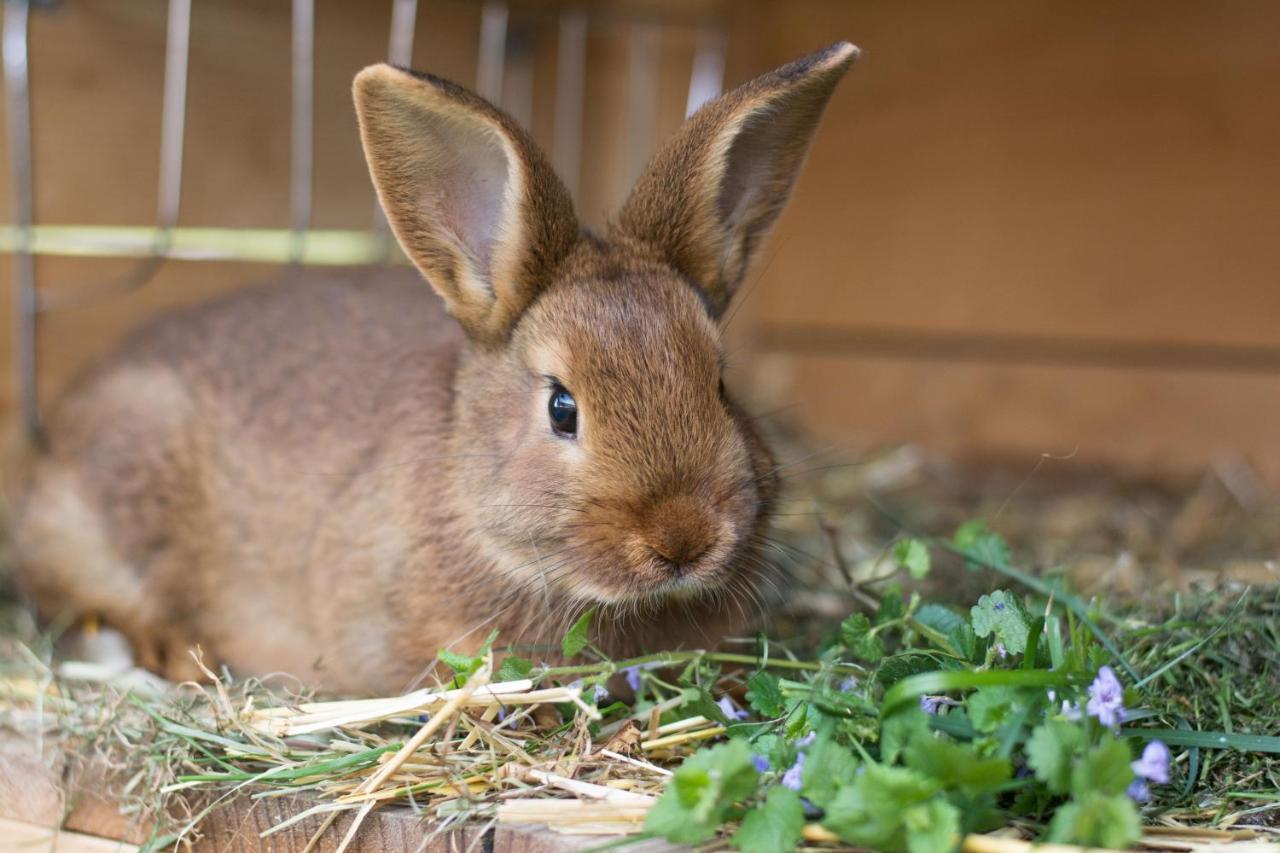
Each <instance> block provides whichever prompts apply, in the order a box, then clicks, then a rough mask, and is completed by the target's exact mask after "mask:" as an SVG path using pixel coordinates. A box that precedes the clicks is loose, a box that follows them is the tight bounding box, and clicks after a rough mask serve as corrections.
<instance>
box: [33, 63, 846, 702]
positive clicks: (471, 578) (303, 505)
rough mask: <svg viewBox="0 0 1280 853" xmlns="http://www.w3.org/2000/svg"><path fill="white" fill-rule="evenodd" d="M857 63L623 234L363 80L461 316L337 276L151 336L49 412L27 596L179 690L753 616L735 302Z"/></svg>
mask: <svg viewBox="0 0 1280 853" xmlns="http://www.w3.org/2000/svg"><path fill="white" fill-rule="evenodd" d="M853 54H854V49H853V48H852V47H851V46H849V45H836V46H834V47H833V48H829V49H828V50H827V51H824V52H822V53H819V54H815V55H814V56H812V57H809V58H808V59H806V60H801V61H800V62H797V63H793V64H792V65H791V66H787V67H785V68H783V69H780V70H779V71H777V72H774V73H773V74H771V75H766V76H765V77H762V78H759V79H758V80H756V81H754V82H753V83H751V84H748V85H747V86H744V87H742V88H741V89H739V90H737V91H736V92H734V93H732V94H731V95H728V96H726V97H725V98H723V99H721V100H720V101H717V102H715V103H714V104H712V105H711V106H709V107H708V108H706V109H704V110H703V111H702V112H700V113H699V114H698V116H697V117H695V118H694V119H693V120H692V121H691V122H689V123H688V124H687V125H686V129H685V131H684V133H683V136H682V137H680V138H677V140H676V141H675V142H674V143H673V144H672V145H671V146H669V147H668V149H667V150H666V151H665V152H664V153H662V154H660V155H659V156H658V157H657V158H655V161H654V164H653V165H652V166H651V169H650V172H649V173H648V174H647V175H646V176H645V177H644V178H642V179H641V182H640V183H639V184H638V186H637V189H636V192H635V193H634V194H633V197H632V199H631V200H630V201H629V202H628V203H627V205H626V206H625V207H624V208H623V210H622V212H621V215H620V217H619V221H618V224H617V225H615V226H613V227H612V228H611V229H610V230H609V231H608V232H606V234H605V235H603V236H595V235H592V234H589V233H586V232H584V231H582V230H581V228H580V227H579V226H578V225H577V222H576V220H575V219H574V218H573V215H572V209H571V206H570V205H569V204H568V200H567V196H566V195H565V193H564V190H563V187H562V186H561V185H560V183H559V181H558V180H556V178H555V176H554V175H553V174H552V173H551V172H550V169H549V168H548V167H547V166H546V164H545V162H544V161H543V160H542V158H541V155H539V154H538V153H537V151H536V149H534V148H533V146H532V143H531V142H529V140H528V139H527V137H525V136H524V135H523V132H522V131H520V130H519V129H518V128H516V127H515V126H514V125H513V124H511V122H510V120H509V119H508V118H507V117H505V116H503V115H502V114H501V113H499V112H497V111H496V110H494V109H493V108H492V107H491V106H489V105H488V104H487V103H485V102H484V101H482V100H480V99H479V98H476V97H475V96H474V95H471V94H470V93H467V92H465V91H464V90H461V89H459V88H457V87H455V86H453V85H452V84H449V83H446V82H444V81H439V80H436V79H435V78H418V77H414V76H411V75H409V74H408V73H406V72H403V71H399V70H395V69H391V68H389V67H387V66H376V67H373V68H370V69H366V71H364V72H362V74H361V75H360V77H358V78H357V84H356V100H357V107H358V111H359V113H360V118H361V130H362V134H363V139H364V143H365V149H366V155H367V157H368V159H369V162H370V166H371V170H372V173H373V177H374V182H375V184H376V185H377V188H378V191H379V195H380V198H381V199H382V202H383V206H384V208H385V209H386V210H387V213H388V218H389V220H390V222H391V224H392V226H393V227H394V228H395V230H396V234H397V237H398V239H399V240H400V242H401V245H402V246H404V248H405V250H406V253H407V254H408V255H409V257H410V259H411V260H413V261H414V263H415V264H416V265H417V266H418V268H419V270H421V271H422V273H425V275H426V277H427V278H428V280H429V281H430V283H431V284H432V286H433V287H434V288H435V290H436V292H437V293H438V294H439V295H440V296H442V297H443V298H444V301H443V303H442V302H441V301H440V299H439V298H437V296H435V295H433V294H432V293H431V292H430V289H429V288H427V287H425V286H424V285H423V284H422V282H421V278H420V277H419V276H418V274H417V273H413V272H409V271H391V270H388V271H378V272H373V271H356V272H351V273H335V274H331V275H309V276H307V277H305V278H300V279H298V280H295V281H292V282H288V283H282V284H277V285H273V286H269V287H264V288H260V289H256V290H251V291H247V292H244V293H242V294H239V295H235V296H232V297H229V298H226V299H224V300H222V301H220V302H216V303H214V304H211V305H209V306H206V307H203V308H198V309H194V310H190V311H187V312H183V313H179V314H176V315H173V316H170V317H168V318H165V319H162V320H161V321H159V322H157V323H155V324H153V325H151V326H150V327H148V328H147V329H145V330H143V331H141V332H140V333H138V334H136V335H135V336H133V337H132V338H131V339H130V340H129V341H128V342H127V343H126V344H125V345H124V347H122V349H121V350H120V351H119V352H118V353H117V354H116V355H115V356H114V357H112V358H111V359H108V360H107V361H106V362H104V363H103V364H102V365H100V366H99V367H97V368H96V369H95V370H94V371H93V372H92V373H91V374H90V375H88V376H87V377H85V378H84V379H83V380H82V381H81V382H80V383H78V385H77V386H76V387H75V388H73V390H72V391H71V392H70V393H69V394H68V395H67V397H66V398H65V399H64V401H63V402H62V403H61V405H60V406H59V407H58V409H57V411H56V412H55V414H54V417H53V418H51V421H50V425H49V431H48V441H47V446H46V448H45V449H44V450H43V451H42V452H41V453H40V454H39V455H38V457H37V458H36V459H35V460H34V461H33V464H32V466H31V469H30V471H29V472H28V476H27V485H26V487H25V489H24V491H23V492H22V494H21V495H20V497H19V501H18V502H17V507H16V515H15V521H16V524H15V527H14V552H15V566H16V569H17V573H18V577H19V580H20V582H21V584H22V586H23V587H24V588H25V589H26V590H27V591H28V592H29V593H30V594H31V596H32V598H33V599H34V600H35V602H36V604H37V606H38V609H39V610H40V611H41V613H42V614H44V615H45V616H46V617H57V618H66V617H70V616H75V615H81V614H87V613H93V614H97V615H100V616H101V617H102V618H103V619H104V620H105V621H106V622H107V623H108V624H110V625H112V626H113V627H116V628H118V629H120V630H121V631H123V632H124V633H125V635H126V636H127V637H128V638H129V639H130V641H131V642H132V644H133V646H134V648H135V651H136V653H137V655H138V657H139V659H140V660H141V661H142V663H144V664H145V665H147V666H149V667H152V668H157V669H161V670H163V671H165V672H167V673H168V674H170V675H172V676H189V675H194V674H195V670H194V667H193V665H192V663H191V662H190V659H189V657H188V656H187V650H188V649H189V648H190V647H191V646H193V645H197V644H198V645H200V646H201V647H202V648H203V649H204V651H205V653H206V656H207V658H208V659H209V662H210V663H222V664H226V665H228V666H230V668H231V669H232V670H233V671H235V672H238V673H240V674H251V673H265V672H272V671H286V672H290V673H293V674H295V675H297V676H299V677H301V678H303V679H304V680H305V681H308V682H312V683H319V684H322V685H323V686H325V687H327V688H329V689H332V690H338V691H344V692H348V691H389V690H395V689H398V688H400V687H403V686H404V685H405V684H406V683H407V682H409V681H410V680H412V679H413V678H414V677H415V676H418V675H420V674H422V672H423V671H424V667H426V666H428V665H429V664H430V662H431V660H432V659H433V658H434V656H435V653H436V651H437V649H438V648H440V647H441V646H446V645H452V646H454V647H455V648H457V649H459V650H462V649H467V648H474V647H475V646H476V645H478V644H479V643H480V642H481V641H482V640H483V638H484V637H485V636H486V635H487V634H488V633H489V632H490V631H492V630H494V629H497V630H498V631H499V633H500V636H501V638H502V640H501V642H504V643H507V642H511V643H531V644H555V643H557V641H558V640H559V638H560V636H561V635H562V634H563V632H564V630H565V629H566V628H567V626H568V625H569V624H570V623H571V622H572V620H573V619H574V618H576V616H578V615H579V614H580V613H582V612H583V611H585V610H586V609H587V608H588V607H592V606H596V607H598V608H599V609H600V610H599V614H600V615H599V616H598V617H597V619H596V620H595V622H596V628H595V632H596V638H597V641H598V642H599V643H600V645H601V646H602V647H604V648H606V649H607V650H609V651H610V652H612V653H614V654H627V653H631V652H637V651H640V650H641V649H644V648H655V647H672V646H675V645H681V644H686V645H687V644H690V643H697V644H711V643H714V642H715V641H716V640H717V639H718V638H719V637H722V636H723V635H724V633H725V632H726V631H728V630H730V629H732V628H734V627H743V626H744V623H745V617H746V608H745V606H744V605H746V604H750V603H752V602H754V601H755V598H756V592H757V589H758V587H759V586H760V585H761V583H762V582H763V581H764V579H765V577H766V576H767V574H768V572H769V569H768V567H767V566H766V565H765V561H764V560H763V559H762V557H761V551H762V534H763V531H764V528H765V525H766V524H767V522H768V518H769V514H770V510H771V507H772V503H773V499H774V493H775V490H776V477H775V474H774V472H775V467H774V464H773V460H772V458H771V456H770V454H769V452H768V450H767V448H766V447H765V446H764V444H763V442H762V441H761V440H760V439H759V437H758V436H757V434H756V432H755V430H754V428H753V426H752V424H751V422H750V420H749V419H748V418H746V417H745V416H744V415H743V413H742V412H741V411H740V410H739V409H738V407H737V406H736V405H735V404H734V403H733V402H732V401H731V400H729V399H728V397H727V396H726V395H725V392H724V386H723V383H722V382H721V380H720V375H721V370H722V361H723V354H722V345H721V341H720V335H719V330H718V328H717V326H716V322H715V320H716V318H717V317H718V316H720V314H721V313H722V312H723V310H724V307H725V306H726V305H727V303H728V300H729V298H730V297H731V295H732V293H733V291H734V289H735V288H736V287H737V284H738V283H739V282H740V281H741V278H742V275H743V274H744V272H745V269H746V263H747V261H748V260H749V259H750V256H751V254H752V253H753V251H754V249H755V248H756V247H757V246H758V243H759V239H760V237H761V236H762V234H763V230H764V229H766V228H767V227H768V225H769V224H771V223H772V221H773V219H774V217H776V215H777V213H778V212H779V211H780V209H781V206H782V203H783V201H784V200H785V197H786V194H787V191H788V190H789V189H790V185H791V182H792V181H793V179H794V176H795V173H796V171H797V170H798V168H799V165H800V163H801V161H802V160H803V155H804V152H805V150H806V148H807V144H808V139H809V137H810V135H811V134H812V131H813V129H814V127H815V126H816V124H817V120H818V117H819V116H820V114H821V111H822V107H823V105H824V104H825V102H826V99H827V97H828V95H829V94H830V92H831V89H832V88H833V87H834V85H835V82H836V80H838V79H839V77H840V76H841V75H842V74H843V72H844V70H845V69H846V68H847V66H848V64H849V62H850V61H851V60H852V57H853ZM442 305H444V306H447V308H448V311H447V312H446V311H445V310H444V309H443V308H442V307H441V306H442Z"/></svg>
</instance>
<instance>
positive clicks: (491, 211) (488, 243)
mask: <svg viewBox="0 0 1280 853" xmlns="http://www.w3.org/2000/svg"><path fill="white" fill-rule="evenodd" d="M354 94H355V102H356V114H357V115H358V117H359V119H360V138H361V141H362V142H363V143H364V152H365V159H366V160H367V161H368V164H369V172H370V174H371V175H372V177H373V183H374V186H375V187H376V188H377V191H378V198H379V199H380V201H381V202H382V209H383V210H384V211H386V214H387V220H388V221H389V222H390V223H391V227H392V229H394V231H395V234H396V238H397V239H398V240H399V241H400V245H401V246H402V247H403V248H404V251H405V253H406V254H407V255H408V256H409V259H410V260H411V261H413V263H414V264H415V265H416V266H417V267H418V269H419V270H421V271H422V274H423V275H425V276H426V277H427V281H429V282H430V283H431V286H432V287H434V288H435V289H436V291H437V292H438V293H439V294H440V295H441V296H442V297H444V300H445V303H446V305H447V306H448V308H449V311H450V313H451V314H453V316H454V317H456V318H457V320H458V322H459V323H461V324H462V327H463V328H464V329H465V330H466V331H467V334H468V335H470V336H471V338H472V339H473V340H475V341H477V342H479V343H481V344H484V345H487V346H493V345H496V344H498V343H500V342H501V341H503V340H505V339H506V336H507V333H508V332H509V331H510V330H511V327H512V325H514V323H515V321H516V319H517V318H518V317H519V316H520V313H521V312H522V311H523V310H524V309H525V307H527V306H528V305H529V303H530V302H532V301H533V298H534V297H535V296H536V295H537V294H538V291H539V290H540V289H541V288H542V287H544V286H545V285H546V284H547V283H548V281H549V280H550V278H551V276H552V274H553V273H554V271H555V268H556V266H557V265H558V264H559V262H560V261H561V260H563V258H564V257H565V256H566V255H567V254H568V252H569V250H570V249H571V248H572V247H573V245H574V243H575V242H576V240H577V238H578V223H577V220H576V218H575V217H574V215H573V205H572V203H571V201H570V200H569V194H568V192H567V191H566V190H565V188H564V185H563V184H561V183H560V180H559V179H558V178H556V176H555V173H554V172H553V171H552V170H551V167H550V166H549V165H548V164H547V162H546V160H545V158H544V157H543V156H542V154H541V152H539V151H538V149H537V147H536V146H535V145H534V144H533V141H532V140H531V139H530V138H529V137H528V135H527V134H526V133H525V132H524V131H523V130H521V129H520V128H519V127H518V126H517V125H516V124H515V122H513V121H512V120H511V119H510V118H508V117H507V116H506V115H505V114H503V113H502V112H501V111H500V110H498V109H497V108H496V107H494V106H493V105H492V104H490V103H489V102H488V101H485V100H484V99H483V98H481V97H479V96H478V95H474V94H472V93H471V92H468V91H467V90H466V89H463V88H462V87H460V86H457V85H455V84H453V83H450V82H449V81H447V80H441V79H440V78H438V77H432V76H430V75H418V74H414V73H412V72H409V71H404V70H402V69H399V68H395V67H392V66H390V65H385V64H379V65H372V66H370V67H368V68H366V69H364V70H363V71H361V72H360V73H359V74H357V75H356V79H355V86H354Z"/></svg>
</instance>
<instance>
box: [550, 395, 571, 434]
mask: <svg viewBox="0 0 1280 853" xmlns="http://www.w3.org/2000/svg"><path fill="white" fill-rule="evenodd" d="M547 414H548V415H550V416H551V428H552V429H553V430H555V431H556V433H557V434H559V435H565V436H574V435H577V434H578V403H577V401H575V400H574V399H573V395H572V394H570V393H569V392H568V391H567V390H565V387H564V386H563V385H560V384H555V385H552V386H551V399H550V400H548V401H547Z"/></svg>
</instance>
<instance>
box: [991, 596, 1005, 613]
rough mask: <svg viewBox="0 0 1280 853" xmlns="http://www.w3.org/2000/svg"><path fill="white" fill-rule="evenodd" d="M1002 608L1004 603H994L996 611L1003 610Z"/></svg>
mask: <svg viewBox="0 0 1280 853" xmlns="http://www.w3.org/2000/svg"><path fill="white" fill-rule="evenodd" d="M993 597H994V596H993ZM1004 608H1005V603H1004V602H1003V601H997V602H996V610H1004Z"/></svg>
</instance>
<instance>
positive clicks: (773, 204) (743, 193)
mask: <svg viewBox="0 0 1280 853" xmlns="http://www.w3.org/2000/svg"><path fill="white" fill-rule="evenodd" d="M794 130H795V128H794V126H793V123H791V122H788V121H786V120H785V116H784V115H782V114H780V113H779V112H778V111H777V110H771V109H765V110H761V111H760V112H758V113H756V114H754V115H752V116H751V117H750V118H748V119H747V121H746V122H745V123H743V125H742V128H741V129H740V130H739V131H738V134H737V136H735V137H734V140H733V143H732V144H731V145H730V146H729V152H728V154H727V155H726V156H725V165H724V172H723V176H722V177H721V180H720V195H719V197H718V198H717V199H716V201H717V209H716V212H717V213H718V214H719V216H720V221H721V222H722V223H723V224H724V226H725V228H726V229H728V230H730V231H736V230H739V229H743V228H749V229H764V228H767V227H768V226H769V224H770V223H771V222H772V218H771V217H768V216H767V214H766V215H765V216H766V219H765V221H759V222H757V221H752V219H753V216H752V214H750V213H749V211H750V210H751V209H752V208H753V207H754V206H755V205H756V202H757V200H759V199H761V198H762V197H763V198H764V199H766V200H767V199H769V198H770V196H771V195H772V194H774V193H777V194H779V195H780V197H778V198H776V199H774V200H772V201H766V206H767V207H769V208H772V209H774V210H778V209H781V207H782V204H783V202H784V201H785V198H786V192H787V190H788V189H789V188H790V187H789V184H790V180H789V179H790V177H791V169H792V168H794V163H792V162H789V161H790V158H789V157H788V153H789V152H788V151H787V148H788V147H789V143H788V140H787V139H786V134H787V132H788V131H794ZM790 145H792V146H793V145H794V143H790ZM759 215H760V214H756V216H759ZM744 220H745V221H744ZM743 236H744V237H747V236H750V235H743Z"/></svg>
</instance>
